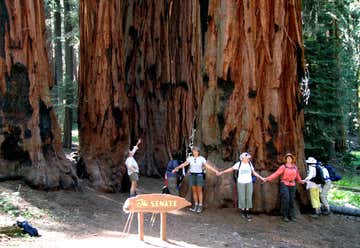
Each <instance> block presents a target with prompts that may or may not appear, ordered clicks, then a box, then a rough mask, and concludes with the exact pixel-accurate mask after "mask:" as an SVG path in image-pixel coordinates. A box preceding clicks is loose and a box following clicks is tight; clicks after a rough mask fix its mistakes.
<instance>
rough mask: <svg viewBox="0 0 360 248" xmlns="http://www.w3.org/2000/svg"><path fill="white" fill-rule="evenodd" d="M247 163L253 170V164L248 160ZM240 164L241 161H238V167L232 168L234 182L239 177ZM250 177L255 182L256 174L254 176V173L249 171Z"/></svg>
mask: <svg viewBox="0 0 360 248" xmlns="http://www.w3.org/2000/svg"><path fill="white" fill-rule="evenodd" d="M249 164H250V166H252V167H253V168H254V170H255V167H254V166H253V164H252V163H251V161H249ZM240 166H241V161H240V165H239V169H237V170H234V172H233V178H234V181H235V183H236V182H237V179H238V177H239V170H240ZM251 178H252V182H253V183H255V182H256V176H254V175H253V174H252V173H251Z"/></svg>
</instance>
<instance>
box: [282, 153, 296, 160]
mask: <svg viewBox="0 0 360 248" xmlns="http://www.w3.org/2000/svg"><path fill="white" fill-rule="evenodd" d="M287 157H291V158H292V159H293V160H295V156H294V155H293V154H292V153H291V152H288V153H286V154H285V156H284V160H286V159H287Z"/></svg>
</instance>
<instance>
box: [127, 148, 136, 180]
mask: <svg viewBox="0 0 360 248" xmlns="http://www.w3.org/2000/svg"><path fill="white" fill-rule="evenodd" d="M138 149H139V148H138V147H137V146H134V148H133V149H132V151H131V153H132V154H133V155H135V152H136V151H137V150H138ZM125 165H126V168H127V173H128V175H129V176H130V175H131V174H133V173H134V172H136V173H139V165H138V163H137V162H136V160H135V159H134V156H131V157H128V158H127V159H126V160H125Z"/></svg>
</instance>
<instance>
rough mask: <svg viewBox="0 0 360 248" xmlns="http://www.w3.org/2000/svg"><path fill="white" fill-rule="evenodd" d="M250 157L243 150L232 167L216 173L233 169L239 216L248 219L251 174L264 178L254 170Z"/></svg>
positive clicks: (251, 193)
mask: <svg viewBox="0 0 360 248" xmlns="http://www.w3.org/2000/svg"><path fill="white" fill-rule="evenodd" d="M250 158H251V155H250V154H249V153H247V152H244V153H242V154H241V155H240V161H239V162H237V163H236V164H234V165H233V166H232V167H230V168H228V169H226V170H224V171H222V172H219V173H218V174H217V175H218V176H221V175H222V174H226V173H230V172H234V171H235V175H236V176H235V178H236V187H237V193H238V207H239V209H240V211H241V216H242V217H244V218H246V219H247V220H249V221H250V220H251V216H250V214H249V211H250V209H251V208H252V201H253V199H252V195H253V180H252V175H255V176H256V177H258V178H260V179H261V180H264V178H263V177H262V176H260V175H259V174H258V173H257V172H256V171H255V169H254V167H253V165H252V164H251V162H250Z"/></svg>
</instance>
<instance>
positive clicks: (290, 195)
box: [264, 153, 304, 222]
mask: <svg viewBox="0 0 360 248" xmlns="http://www.w3.org/2000/svg"><path fill="white" fill-rule="evenodd" d="M284 160H285V161H286V163H285V164H283V165H281V166H280V167H279V168H278V169H277V170H276V171H275V172H274V173H273V174H272V175H270V176H268V177H266V178H265V179H264V181H265V182H267V181H272V180H274V179H276V178H278V177H281V178H280V201H281V208H280V211H281V214H282V215H283V220H284V221H285V222H288V221H289V220H291V221H296V217H295V193H296V187H295V181H298V182H300V183H302V184H303V183H304V181H303V180H302V179H301V177H300V173H299V170H298V168H297V166H296V164H295V157H294V155H292V154H291V153H287V154H286V155H285V157H284Z"/></svg>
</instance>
